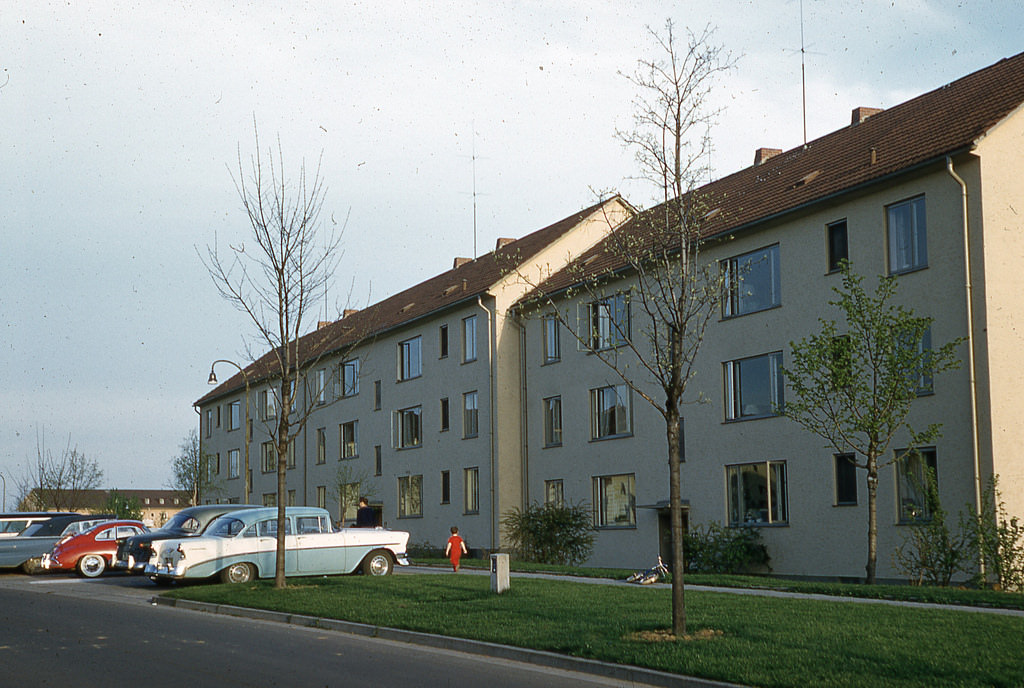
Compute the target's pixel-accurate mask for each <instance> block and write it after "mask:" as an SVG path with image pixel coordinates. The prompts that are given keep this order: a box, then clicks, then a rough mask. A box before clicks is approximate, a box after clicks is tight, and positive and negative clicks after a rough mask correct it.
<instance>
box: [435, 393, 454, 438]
mask: <svg viewBox="0 0 1024 688" xmlns="http://www.w3.org/2000/svg"><path fill="white" fill-rule="evenodd" d="M438 407H439V408H438V411H439V413H440V416H441V418H440V421H441V422H440V429H439V430H438V432H448V430H449V429H450V428H451V402H449V401H448V397H441V399H440V400H439V401H438Z"/></svg>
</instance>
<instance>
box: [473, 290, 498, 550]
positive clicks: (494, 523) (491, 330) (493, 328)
mask: <svg viewBox="0 0 1024 688" xmlns="http://www.w3.org/2000/svg"><path fill="white" fill-rule="evenodd" d="M476 305H477V306H478V307H479V308H480V310H482V311H483V312H484V313H486V314H487V375H488V384H487V386H488V389H487V397H488V402H487V403H488V404H489V405H490V408H489V409H488V410H487V424H488V426H489V430H488V433H489V435H490V445H491V446H490V452H491V466H490V474H491V475H490V483H491V488H490V489H491V527H490V531H491V547H490V550H491V551H492V552H493V551H495V549H496V548H497V542H498V520H497V519H498V500H497V499H496V492H497V478H496V476H495V475H494V468H495V464H496V460H495V451H494V445H495V439H494V407H495V403H494V378H495V373H494V367H495V365H496V364H495V361H494V352H495V350H496V349H497V347H496V346H495V340H496V338H497V323H496V322H495V321H496V318H494V317H492V314H491V311H490V310H488V309H487V307H486V306H484V301H483V297H481V296H480V295H479V294H478V295H477V297H476Z"/></svg>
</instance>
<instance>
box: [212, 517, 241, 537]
mask: <svg viewBox="0 0 1024 688" xmlns="http://www.w3.org/2000/svg"><path fill="white" fill-rule="evenodd" d="M243 528H245V524H244V523H242V522H241V521H239V520H238V519H237V518H235V517H234V516H220V517H219V518H217V520H215V521H214V522H213V523H211V524H210V527H209V528H207V529H206V534H207V535H213V536H215V537H223V538H228V537H235V536H236V535H238V534H239V533H241V532H242V529H243Z"/></svg>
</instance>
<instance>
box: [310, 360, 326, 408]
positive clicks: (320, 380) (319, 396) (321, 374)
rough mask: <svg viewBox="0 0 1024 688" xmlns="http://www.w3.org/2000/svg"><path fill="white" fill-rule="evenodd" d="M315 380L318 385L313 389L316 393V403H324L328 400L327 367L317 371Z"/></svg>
mask: <svg viewBox="0 0 1024 688" xmlns="http://www.w3.org/2000/svg"><path fill="white" fill-rule="evenodd" d="M314 380H315V383H314V384H315V385H316V387H315V389H314V390H313V391H314V392H315V393H316V403H317V404H318V405H319V404H323V403H325V402H326V401H327V369H326V368H321V369H320V370H318V371H316V376H315V377H314Z"/></svg>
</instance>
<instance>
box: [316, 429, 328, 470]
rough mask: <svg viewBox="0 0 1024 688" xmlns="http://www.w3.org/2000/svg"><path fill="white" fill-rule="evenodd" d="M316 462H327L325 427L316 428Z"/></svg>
mask: <svg viewBox="0 0 1024 688" xmlns="http://www.w3.org/2000/svg"><path fill="white" fill-rule="evenodd" d="M316 462H317V463H327V428H317V429H316Z"/></svg>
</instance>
